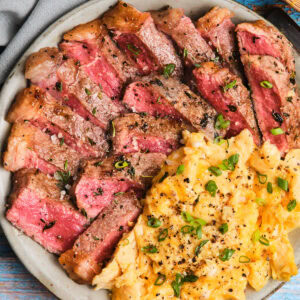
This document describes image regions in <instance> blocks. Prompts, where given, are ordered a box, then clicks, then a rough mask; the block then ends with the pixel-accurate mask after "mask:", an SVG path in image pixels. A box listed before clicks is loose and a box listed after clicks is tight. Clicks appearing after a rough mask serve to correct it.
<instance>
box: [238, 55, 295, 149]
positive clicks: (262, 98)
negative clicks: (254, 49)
mask: <svg viewBox="0 0 300 300" xmlns="http://www.w3.org/2000/svg"><path fill="white" fill-rule="evenodd" d="M242 62H243V64H244V68H245V72H246V75H247V77H248V81H249V84H250V87H251V90H252V97H253V100H254V108H255V111H256V115H257V119H258V124H259V127H260V129H261V132H262V134H263V138H264V140H265V141H266V140H268V141H270V142H271V143H272V144H275V145H276V146H277V147H278V149H279V150H280V151H282V152H284V151H287V150H288V148H289V147H290V148H299V147H300V138H299V136H300V132H299V131H300V105H299V104H300V99H299V97H298V95H297V94H296V92H295V90H294V87H293V85H292V84H291V83H290V76H289V73H288V72H287V71H286V68H285V66H284V65H283V64H282V63H281V62H280V61H279V60H278V59H276V58H274V57H272V56H260V55H242ZM266 81H267V82H268V83H269V84H268V87H269V88H268V87H263V86H264V85H263V82H266ZM278 127H281V128H282V129H283V130H284V131H285V134H281V135H273V134H272V133H271V129H274V128H278Z"/></svg>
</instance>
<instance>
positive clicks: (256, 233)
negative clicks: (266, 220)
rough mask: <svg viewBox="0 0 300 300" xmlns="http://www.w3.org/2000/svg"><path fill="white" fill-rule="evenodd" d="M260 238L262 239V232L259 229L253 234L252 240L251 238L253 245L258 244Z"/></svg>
mask: <svg viewBox="0 0 300 300" xmlns="http://www.w3.org/2000/svg"><path fill="white" fill-rule="evenodd" d="M259 238H260V231H259V230H258V229H257V230H255V231H254V232H253V234H252V238H251V239H252V242H253V243H255V242H257V241H258V240H259Z"/></svg>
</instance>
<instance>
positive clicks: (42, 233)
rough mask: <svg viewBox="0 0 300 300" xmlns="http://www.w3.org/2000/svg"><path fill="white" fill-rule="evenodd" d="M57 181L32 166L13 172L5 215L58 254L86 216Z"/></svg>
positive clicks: (71, 240) (83, 225)
mask: <svg viewBox="0 0 300 300" xmlns="http://www.w3.org/2000/svg"><path fill="white" fill-rule="evenodd" d="M57 184H58V182H57V181H56V180H55V179H53V178H51V177H48V176H46V175H44V174H42V173H40V172H38V171H37V170H35V169H27V170H25V169H23V170H20V171H18V172H16V173H15V174H14V177H13V190H12V192H11V194H10V196H9V208H8V210H7V212H6V218H7V219H8V220H9V221H10V222H11V223H12V224H13V225H14V226H16V227H17V228H18V229H20V230H21V231H23V232H24V233H25V234H26V235H28V236H29V237H31V238H33V239H34V240H35V241H36V242H38V243H39V244H41V245H42V246H43V247H44V248H45V249H47V250H48V251H49V252H52V253H56V254H59V253H62V252H64V251H66V250H68V249H70V248H71V247H72V245H73V243H74V241H75V239H76V238H77V237H78V235H79V234H80V233H82V232H83V231H84V229H85V228H86V223H87V219H86V218H85V217H84V216H83V215H82V214H80V213H79V212H78V211H77V210H75V208H74V207H73V206H72V204H71V202H70V200H69V197H68V196H66V195H65V194H62V191H61V190H60V189H59V188H58V187H57Z"/></svg>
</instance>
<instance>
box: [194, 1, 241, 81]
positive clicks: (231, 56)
mask: <svg viewBox="0 0 300 300" xmlns="http://www.w3.org/2000/svg"><path fill="white" fill-rule="evenodd" d="M233 15H234V14H233V13H232V12H231V11H230V10H229V9H227V8H220V7H218V6H216V7H213V8H212V9H211V10H210V11H209V12H208V13H206V14H205V15H204V16H203V17H202V18H200V19H198V21H197V23H196V27H197V29H198V31H199V32H200V34H201V36H202V37H203V38H204V39H205V40H206V41H207V42H208V43H209V44H211V45H213V47H214V49H215V50H216V51H217V53H218V54H219V55H220V56H221V58H222V60H223V61H224V62H225V66H227V67H229V69H230V70H231V71H232V72H233V73H235V74H236V75H238V76H242V73H241V69H242V66H241V64H240V61H239V50H238V47H237V42H236V38H235V25H234V24H233V23H232V21H231V18H232V17H233Z"/></svg>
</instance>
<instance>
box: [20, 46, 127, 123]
mask: <svg viewBox="0 0 300 300" xmlns="http://www.w3.org/2000/svg"><path fill="white" fill-rule="evenodd" d="M25 77H26V78H28V79H30V80H31V82H32V83H33V84H36V85H38V86H39V87H41V88H42V89H44V90H46V91H47V92H48V93H49V94H50V95H51V96H53V97H54V98H56V99H57V100H59V101H61V102H63V103H65V104H66V105H68V106H70V107H71V108H72V109H73V110H74V111H75V112H76V113H78V114H79V115H80V116H82V117H83V118H85V119H86V120H90V121H91V122H92V123H94V124H95V125H97V126H100V127H102V128H103V129H106V128H107V126H108V124H109V121H110V120H111V119H113V118H115V117H117V116H119V114H120V113H121V112H122V111H123V107H122V105H121V104H120V103H119V101H118V100H115V98H114V97H112V98H110V97H108V96H107V95H106V94H105V93H104V92H103V91H102V90H101V87H99V86H98V85H97V84H95V83H94V82H93V81H92V80H91V79H89V78H88V77H87V76H86V74H85V72H84V71H83V70H82V69H81V68H80V67H79V66H78V65H77V64H76V62H75V61H74V60H72V59H64V58H63V55H62V54H61V53H60V52H59V51H58V49H57V48H43V49H41V50H40V51H39V52H37V53H34V54H32V55H31V56H30V57H29V58H28V60H27V62H26V70H25Z"/></svg>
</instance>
